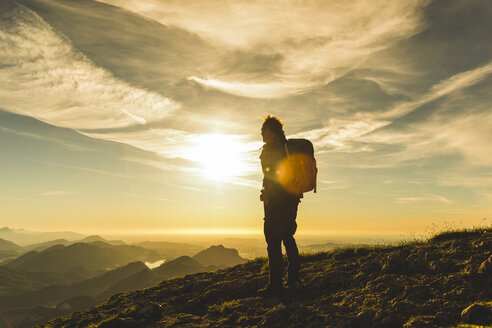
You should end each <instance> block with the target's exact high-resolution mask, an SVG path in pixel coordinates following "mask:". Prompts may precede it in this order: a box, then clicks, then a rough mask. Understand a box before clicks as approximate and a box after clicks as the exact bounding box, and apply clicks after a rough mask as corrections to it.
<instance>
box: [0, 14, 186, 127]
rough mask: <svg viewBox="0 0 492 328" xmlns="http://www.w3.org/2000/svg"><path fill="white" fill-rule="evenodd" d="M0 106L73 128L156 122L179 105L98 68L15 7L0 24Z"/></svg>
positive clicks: (36, 18)
mask: <svg viewBox="0 0 492 328" xmlns="http://www.w3.org/2000/svg"><path fill="white" fill-rule="evenodd" d="M0 44H2V51H1V52H0V62H1V63H2V66H1V67H0V106H1V107H2V108H4V109H6V110H7V111H10V112H14V113H18V114H23V115H29V116H32V117H35V118H37V119H39V120H41V121H44V122H47V123H50V124H53V125H57V126H61V127H67V128H73V129H96V128H109V127H125V126H130V125H136V124H145V123H148V122H153V121H156V120H161V119H162V118H164V117H166V116H167V115H168V114H169V113H170V112H172V111H173V110H175V109H177V108H178V105H177V104H176V103H174V102H173V101H171V100H170V99H168V98H165V97H163V96H161V95H159V94H157V93H155V92H151V91H147V90H144V89H141V88H136V87H133V86H131V85H129V84H128V83H126V82H124V81H121V80H118V79H116V78H115V77H114V76H113V75H112V74H111V73H109V72H108V71H106V70H104V69H102V68H100V67H97V66H95V65H94V63H93V62H91V61H90V60H89V59H88V58H87V57H86V56H85V55H83V54H82V53H80V52H78V51H77V50H75V49H74V48H73V46H72V45H71V43H70V41H69V40H68V39H67V38H65V37H63V36H62V35H60V34H59V33H56V32H55V31H54V30H53V29H52V28H51V27H50V26H49V25H48V24H47V23H46V22H45V21H43V19H42V18H41V17H39V16H38V15H37V14H36V13H34V12H32V11H31V10H29V9H27V8H25V7H23V6H21V5H18V6H15V7H14V9H13V10H11V11H9V12H7V13H2V20H1V21H0Z"/></svg>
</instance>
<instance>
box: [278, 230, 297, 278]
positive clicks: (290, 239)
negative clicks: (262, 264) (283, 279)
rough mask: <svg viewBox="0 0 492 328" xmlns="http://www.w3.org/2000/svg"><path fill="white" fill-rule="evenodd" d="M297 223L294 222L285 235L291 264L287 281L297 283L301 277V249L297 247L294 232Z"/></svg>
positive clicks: (284, 239) (286, 248)
mask: <svg viewBox="0 0 492 328" xmlns="http://www.w3.org/2000/svg"><path fill="white" fill-rule="evenodd" d="M296 228H297V224H296V222H295V221H294V222H292V223H291V226H290V227H289V229H286V231H285V234H284V236H283V238H282V239H283V242H284V246H285V251H286V252H287V259H288V260H289V265H288V266H287V283H295V282H298V281H299V280H300V278H299V269H300V263H299V250H298V249H297V244H296V240H295V239H294V233H295V231H296Z"/></svg>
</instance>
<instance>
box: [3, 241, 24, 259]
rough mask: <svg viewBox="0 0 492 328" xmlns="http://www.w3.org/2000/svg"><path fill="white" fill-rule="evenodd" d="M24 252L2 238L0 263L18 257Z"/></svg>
mask: <svg viewBox="0 0 492 328" xmlns="http://www.w3.org/2000/svg"><path fill="white" fill-rule="evenodd" d="M22 251H23V249H22V247H20V246H18V245H16V244H14V243H13V242H11V241H8V240H5V239H1V238H0V262H2V261H5V260H6V259H10V258H13V257H17V256H19V255H20V254H21V253H22Z"/></svg>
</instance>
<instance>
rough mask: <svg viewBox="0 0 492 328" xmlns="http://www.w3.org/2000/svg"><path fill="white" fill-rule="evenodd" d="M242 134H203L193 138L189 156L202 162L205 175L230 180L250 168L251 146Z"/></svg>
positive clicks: (209, 177) (202, 171)
mask: <svg viewBox="0 0 492 328" xmlns="http://www.w3.org/2000/svg"><path fill="white" fill-rule="evenodd" d="M241 139H242V138H241V137H240V136H235V135H227V134H219V133H215V134H202V135H196V136H194V138H193V146H192V147H191V149H190V152H189V158H190V159H191V160H193V161H196V162H198V163H200V166H201V173H202V175H203V177H205V178H207V179H211V180H217V181H228V180H230V179H231V178H235V177H240V176H243V175H245V174H247V173H248V172H249V170H250V165H248V162H250V160H249V159H248V153H249V151H250V148H251V147H250V146H249V145H248V144H247V143H244V142H242V140H241Z"/></svg>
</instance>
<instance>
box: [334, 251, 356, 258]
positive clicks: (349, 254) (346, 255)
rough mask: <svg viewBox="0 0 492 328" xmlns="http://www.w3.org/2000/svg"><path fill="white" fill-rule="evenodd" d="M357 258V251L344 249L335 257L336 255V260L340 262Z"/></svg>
mask: <svg viewBox="0 0 492 328" xmlns="http://www.w3.org/2000/svg"><path fill="white" fill-rule="evenodd" d="M354 256H355V251H354V249H353V248H348V249H344V250H341V251H339V252H336V253H335V255H334V258H335V260H337V261H339V260H346V259H350V258H352V257H354Z"/></svg>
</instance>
